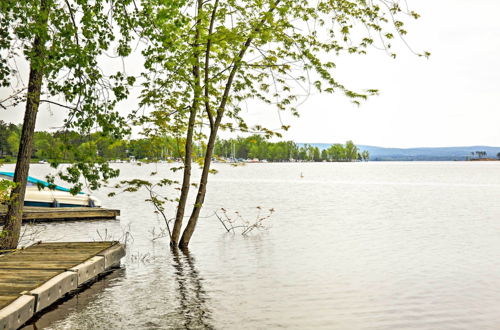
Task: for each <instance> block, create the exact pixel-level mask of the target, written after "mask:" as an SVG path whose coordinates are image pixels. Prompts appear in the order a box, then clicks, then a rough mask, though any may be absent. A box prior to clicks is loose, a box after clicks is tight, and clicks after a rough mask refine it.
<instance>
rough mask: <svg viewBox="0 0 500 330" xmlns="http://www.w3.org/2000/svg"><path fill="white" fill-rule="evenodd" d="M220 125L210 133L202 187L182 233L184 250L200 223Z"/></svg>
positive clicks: (202, 174)
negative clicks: (199, 218)
mask: <svg viewBox="0 0 500 330" xmlns="http://www.w3.org/2000/svg"><path fill="white" fill-rule="evenodd" d="M218 128H219V125H216V126H215V127H214V129H213V130H212V132H210V137H209V139H208V144H207V151H206V152H205V160H204V164H203V171H202V172H201V179H200V186H199V187H198V194H197V195H196V201H195V203H194V206H193V211H192V213H191V216H190V217H189V221H188V224H187V226H186V228H185V229H184V232H183V233H182V238H181V241H180V242H179V247H180V248H182V249H185V248H187V246H188V245H189V241H190V240H191V237H192V236H193V233H194V230H195V228H196V223H197V222H198V217H199V216H200V211H201V207H202V206H203V202H204V201H205V195H206V192H207V182H208V175H209V174H210V164H211V162H212V155H213V151H214V147H215V140H216V138H217V130H218Z"/></svg>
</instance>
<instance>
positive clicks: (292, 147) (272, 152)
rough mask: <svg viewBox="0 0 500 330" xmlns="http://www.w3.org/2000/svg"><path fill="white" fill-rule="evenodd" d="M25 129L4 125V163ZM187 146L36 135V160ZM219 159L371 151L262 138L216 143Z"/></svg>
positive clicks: (0, 136)
mask: <svg viewBox="0 0 500 330" xmlns="http://www.w3.org/2000/svg"><path fill="white" fill-rule="evenodd" d="M20 132H21V127H20V126H18V125H14V124H7V123H5V122H3V121H1V120H0V158H2V159H3V160H4V161H7V162H8V161H14V160H15V157H16V156H17V151H18V148H19V137H20ZM184 145H185V141H184V140H183V139H181V138H176V137H172V136H164V137H159V136H155V137H148V138H139V139H131V140H123V139H115V138H112V137H110V136H105V135H103V134H101V133H93V134H91V135H89V136H83V135H80V134H78V133H76V132H74V131H59V132H54V133H49V132H43V131H39V132H35V136H34V151H33V157H32V158H33V159H34V160H47V161H57V162H75V161H84V160H85V159H86V158H89V157H94V156H96V155H97V156H99V157H101V158H103V159H106V160H117V159H121V160H126V159H130V158H134V159H137V160H151V161H154V160H167V159H180V158H183V157H184V150H185V148H184ZM204 147H205V146H203V145H195V146H194V148H193V157H194V158H195V159H196V158H198V157H199V156H201V155H202V154H203V148H204ZM214 155H215V157H216V158H223V159H226V160H246V159H258V160H267V161H272V162H285V161H316V162H319V161H335V162H352V161H358V160H365V161H366V160H368V159H369V154H368V152H367V151H363V152H361V151H360V150H359V149H358V147H356V145H355V144H354V143H353V142H352V141H347V142H346V143H345V145H342V144H334V145H332V146H330V147H329V148H328V149H324V150H320V149H319V148H318V147H315V146H312V145H308V144H306V145H303V146H299V145H298V144H297V143H295V142H293V141H280V142H271V141H269V140H267V139H266V138H264V137H263V136H260V135H252V136H249V137H237V138H235V139H226V140H217V142H216V144H215V150H214Z"/></svg>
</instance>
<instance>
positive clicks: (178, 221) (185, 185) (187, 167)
mask: <svg viewBox="0 0 500 330" xmlns="http://www.w3.org/2000/svg"><path fill="white" fill-rule="evenodd" d="M197 108H198V106H197V101H194V102H193V108H192V109H191V111H190V114H189V123H188V131H187V136H186V147H185V151H186V154H185V156H184V176H183V178H182V187H181V195H180V196H179V202H178V204H177V213H176V215H175V222H174V228H173V229H172V237H171V239H170V246H171V247H177V243H178V242H179V236H180V234H181V228H182V220H183V218H184V212H185V209H186V203H187V198H188V194H189V188H190V184H191V163H192V150H193V132H194V123H195V119H196V109H197Z"/></svg>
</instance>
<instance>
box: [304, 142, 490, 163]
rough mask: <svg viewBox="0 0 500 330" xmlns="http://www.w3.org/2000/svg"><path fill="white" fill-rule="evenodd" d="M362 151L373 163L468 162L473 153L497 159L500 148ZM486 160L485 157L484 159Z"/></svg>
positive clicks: (369, 148) (321, 145)
mask: <svg viewBox="0 0 500 330" xmlns="http://www.w3.org/2000/svg"><path fill="white" fill-rule="evenodd" d="M297 144H298V145H299V146H303V145H306V144H308V145H312V146H314V147H318V148H319V149H320V150H323V149H327V148H328V147H330V146H331V145H332V144H331V143H297ZM357 146H358V148H359V149H360V150H361V151H364V150H367V151H368V152H369V153H370V160H373V161H390V160H393V161H425V160H438V161H439V160H442V161H445V160H466V159H467V158H470V157H471V156H472V154H471V152H475V151H485V152H486V157H488V158H497V154H498V153H499V152H500V147H488V146H472V147H444V148H408V149H405V148H382V147H375V146H366V145H357ZM483 158H484V157H483Z"/></svg>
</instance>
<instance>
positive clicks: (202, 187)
mask: <svg viewBox="0 0 500 330" xmlns="http://www.w3.org/2000/svg"><path fill="white" fill-rule="evenodd" d="M280 2H281V0H276V2H275V3H274V4H273V6H272V7H271V8H270V9H269V11H268V14H271V13H272V12H273V11H274V10H275V9H276V8H277V6H278V5H279V3H280ZM215 10H216V9H215ZM265 21H266V17H263V18H262V19H261V21H260V24H258V25H257V26H255V27H254V28H253V30H252V31H251V32H250V34H249V36H248V38H247V40H246V41H245V43H244V44H243V47H242V48H241V49H240V51H239V53H238V55H237V57H236V58H235V59H234V64H233V68H232V69H231V73H230V74H229V77H228V79H227V82H226V86H225V87H224V93H223V95H222V97H221V102H220V105H219V107H218V109H217V116H216V118H215V121H214V122H213V124H212V122H211V126H210V137H209V138H208V144H207V151H206V153H205V160H204V164H203V170H202V173H201V178H200V184H199V187H198V194H197V195H196V201H195V203H194V206H193V211H192V212H191V216H190V217H189V221H188V224H187V225H186V228H185V229H184V232H183V233H182V237H181V240H180V242H179V247H180V248H181V249H186V248H187V247H188V245H189V241H190V240H191V237H192V236H193V233H194V230H195V229H196V224H197V222H198V218H199V216H200V211H201V208H202V207H203V203H204V201H205V195H206V192H207V181H208V174H209V173H210V164H211V163H212V155H213V151H214V147H215V140H216V139H217V131H218V130H219V126H220V123H221V121H222V117H223V116H224V112H225V109H226V103H227V101H228V100H229V93H230V91H231V87H232V86H233V81H234V77H235V76H236V73H237V72H238V70H239V69H240V67H241V61H242V59H243V57H244V56H245V53H246V51H247V50H248V47H250V44H251V43H252V41H253V39H254V35H255V34H256V33H258V32H259V31H260V29H261V27H262V25H263V24H264V23H265ZM212 24H213V22H211V24H210V25H211V26H212ZM207 51H209V48H208V50H207ZM207 63H208V61H207ZM205 70H208V67H206V68H205ZM208 113H210V112H208Z"/></svg>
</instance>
